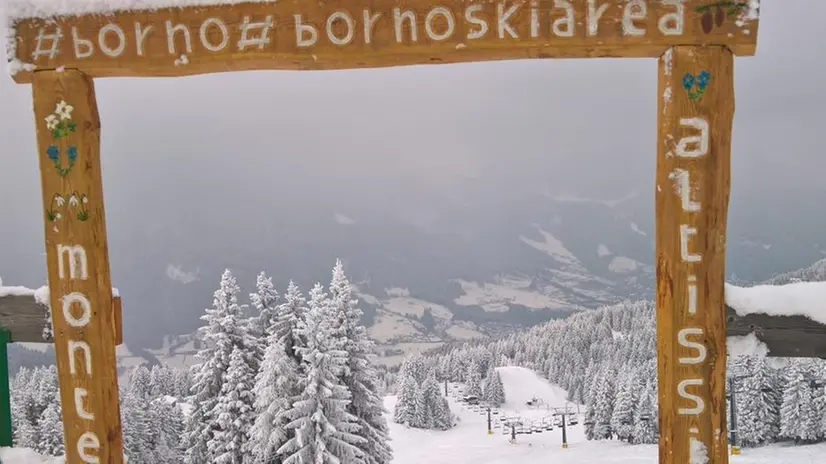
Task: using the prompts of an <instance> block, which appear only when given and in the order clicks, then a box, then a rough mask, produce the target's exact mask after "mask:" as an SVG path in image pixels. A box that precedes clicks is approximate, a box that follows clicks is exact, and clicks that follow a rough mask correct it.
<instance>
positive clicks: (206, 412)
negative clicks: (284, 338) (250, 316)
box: [184, 270, 258, 464]
mask: <svg viewBox="0 0 826 464" xmlns="http://www.w3.org/2000/svg"><path fill="white" fill-rule="evenodd" d="M239 292H240V288H239V287H238V284H237V283H236V280H235V277H234V276H233V275H232V272H231V271H229V270H226V271H224V273H223V275H222V276H221V285H220V287H219V288H218V290H216V291H215V293H214V295H213V306H212V308H209V309H207V310H206V313H205V314H204V315H203V316H201V320H203V321H204V322H205V325H204V326H203V327H202V328H201V329H199V335H200V337H201V339H202V341H203V345H202V348H201V349H200V350H199V351H198V354H197V355H196V357H197V359H198V360H199V361H200V362H199V363H198V364H196V365H195V366H193V367H192V371H193V385H192V389H191V393H192V395H191V397H190V403H191V404H192V406H193V408H192V412H191V414H190V415H189V417H188V420H187V422H186V429H185V433H184V446H185V447H186V462H187V464H201V463H204V462H215V459H216V458H217V456H215V455H213V454H212V452H211V451H210V446H209V443H210V442H211V441H212V440H213V439H214V437H215V434H216V432H217V431H219V430H220V428H221V425H220V423H219V421H218V418H217V417H216V416H215V415H214V414H213V410H214V409H215V405H216V404H217V403H218V400H219V398H220V395H221V391H222V388H223V386H224V382H225V378H226V372H227V369H229V363H230V356H231V355H232V352H233V351H234V350H235V349H236V348H237V349H238V350H239V351H240V352H241V353H242V354H243V356H251V355H253V354H254V353H256V349H257V347H258V342H257V340H256V339H254V338H252V337H251V336H250V334H249V332H248V331H249V323H248V321H247V320H245V319H244V318H243V311H242V308H241V306H240V304H239V303H238V293H239ZM213 449H214V448H213Z"/></svg>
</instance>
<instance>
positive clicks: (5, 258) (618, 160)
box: [0, 0, 826, 275]
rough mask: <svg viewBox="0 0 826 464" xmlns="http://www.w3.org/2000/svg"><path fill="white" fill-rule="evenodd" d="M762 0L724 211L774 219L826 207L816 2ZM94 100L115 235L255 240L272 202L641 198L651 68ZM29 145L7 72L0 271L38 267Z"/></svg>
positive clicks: (335, 82)
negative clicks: (235, 234)
mask: <svg viewBox="0 0 826 464" xmlns="http://www.w3.org/2000/svg"><path fill="white" fill-rule="evenodd" d="M0 1H2V0H0ZM763 3H764V6H763V11H762V18H761V24H760V36H759V44H758V53H757V56H755V57H751V58H740V59H738V60H737V64H736V83H737V87H736V90H737V95H736V96H737V112H736V116H735V130H734V152H733V197H732V211H733V213H736V211H735V210H736V209H737V208H740V211H742V214H746V212H748V215H749V217H753V218H757V219H759V220H766V218H770V217H771V216H772V211H771V210H768V211H765V208H766V207H764V206H763V205H765V204H767V203H765V202H766V201H768V199H771V198H775V199H776V201H774V202H772V203H771V204H769V206H768V208H779V207H782V205H783V204H786V203H788V202H790V201H795V200H800V197H799V195H800V192H805V194H807V195H812V194H813V193H812V192H817V191H819V192H821V193H823V191H824V187H823V184H824V182H823V181H822V177H823V168H824V166H825V165H826V161H824V160H823V158H824V154H826V153H824V148H823V142H822V140H823V133H824V130H825V129H826V109H825V108H826V92H824V90H823V87H824V73H826V51H824V50H826V49H824V45H826V44H824V41H823V34H822V18H824V17H826V2H823V1H815V0H784V1H764V2H763ZM0 37H2V35H0ZM0 40H2V39H0ZM3 49H4V47H0V50H3ZM0 53H2V52H1V51H0ZM96 86H97V95H98V102H99V106H100V113H101V117H102V124H103V133H102V134H103V135H102V136H103V153H102V156H103V164H104V186H105V190H106V206H107V214H108V216H109V217H110V219H112V218H114V219H113V220H114V221H115V222H114V223H115V224H119V225H115V226H114V227H117V228H118V230H120V231H122V232H121V233H126V232H128V230H129V226H128V224H136V223H138V222H141V223H143V224H144V225H143V226H142V227H149V228H152V227H159V228H160V227H162V224H153V221H169V220H173V219H174V216H175V215H176V214H187V212H191V211H193V210H198V211H202V212H203V214H214V215H215V218H219V217H221V216H222V214H223V212H224V211H225V210H227V209H235V210H236V212H237V213H238V214H239V215H241V216H239V217H248V218H249V224H247V225H245V227H250V226H251V227H253V228H254V227H255V221H256V217H259V216H261V215H267V214H268V210H267V206H268V205H269V204H272V203H278V204H280V205H282V206H283V207H284V208H287V209H290V210H291V211H293V214H300V212H301V210H302V208H307V207H312V208H314V207H318V205H322V204H324V205H327V204H329V205H330V208H331V209H334V210H342V211H344V212H346V211H347V205H352V204H359V205H362V207H368V209H369V208H373V209H374V210H375V211H384V212H389V211H394V212H396V213H398V214H401V215H408V216H410V219H411V220H416V218H421V217H426V216H427V215H428V211H429V209H430V208H435V207H436V206H435V204H436V203H438V201H439V198H442V197H445V196H449V197H451V198H462V200H463V201H466V202H468V204H469V205H474V202H475V201H479V200H478V198H476V197H474V195H476V194H479V190H478V189H476V188H473V189H471V188H468V185H479V184H482V185H485V186H488V187H491V188H492V189H494V190H499V191H512V190H514V191H522V190H537V191H538V190H542V189H548V190H550V191H552V192H555V193H571V194H576V195H580V196H586V195H588V196H593V197H600V198H606V199H607V198H618V197H622V196H624V195H625V194H627V193H628V192H630V191H640V192H642V193H643V194H645V195H652V193H653V181H654V166H655V155H656V145H655V141H656V139H655V134H656V104H657V100H656V99H657V95H656V93H657V92H656V60H653V59H649V60H630V59H626V60H620V59H603V60H541V61H540V60H536V61H519V62H499V63H476V64H462V65H446V66H427V67H406V68H394V69H381V70H358V71H333V72H303V73H300V72H272V71H267V72H248V73H236V74H222V75H206V76H198V77H191V78H179V79H140V80H139V79H110V80H98V81H97V82H96ZM34 142H35V134H34V121H33V116H32V105H31V89H30V88H29V86H27V85H15V84H14V83H13V82H12V81H11V79H10V78H9V77H7V75H5V74H4V75H2V76H0V166H2V168H0V199H2V200H0V275H3V273H4V272H6V273H8V272H9V270H10V269H11V268H12V267H14V266H17V265H19V264H21V263H20V260H24V259H29V258H33V259H37V260H40V259H42V257H40V256H39V253H40V252H42V234H43V232H42V231H43V226H42V212H41V206H40V205H41V199H40V183H39V175H38V164H37V156H38V155H37V153H36V150H35V143H34ZM803 187H805V190H801V189H802V188H803ZM818 189H819V190H818ZM486 201H487V200H486ZM284 205H291V206H284ZM475 206H478V205H475ZM502 206H505V207H507V206H508V205H502ZM516 206H518V205H513V207H516ZM818 208H819V207H816V206H815V205H814V204H813V205H812V209H813V214H815V213H817V214H821V212H822V209H818ZM652 214H653V211H652ZM111 224H112V223H111V222H110V233H111V232H112V230H111V228H112V227H113V226H112V225H111ZM755 224H759V223H758V222H755ZM194 232H196V231H190V233H194ZM117 243H118V244H119V245H118V246H127V243H128V241H126V240H123V239H121V240H119V241H118V242H117ZM38 247H40V248H38ZM114 252H115V253H116V252H117V250H115V251H114ZM39 265H40V264H39Z"/></svg>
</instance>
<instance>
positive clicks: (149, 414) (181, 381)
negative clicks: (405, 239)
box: [12, 262, 826, 464]
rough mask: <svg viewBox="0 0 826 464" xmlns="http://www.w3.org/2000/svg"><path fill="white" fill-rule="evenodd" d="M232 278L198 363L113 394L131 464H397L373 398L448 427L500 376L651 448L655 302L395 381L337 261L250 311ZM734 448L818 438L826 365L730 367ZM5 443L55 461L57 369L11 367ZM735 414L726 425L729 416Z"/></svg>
mask: <svg viewBox="0 0 826 464" xmlns="http://www.w3.org/2000/svg"><path fill="white" fill-rule="evenodd" d="M239 295H240V288H239V287H238V285H237V283H236V280H235V278H234V277H233V275H232V273H231V272H230V271H226V272H225V273H224V274H223V276H222V279H221V284H220V287H219V289H218V290H217V291H215V293H214V301H213V305H212V307H211V308H209V309H207V310H206V312H205V314H204V315H203V316H202V320H203V322H204V324H203V327H202V328H201V329H200V330H199V332H198V338H199V339H200V340H201V341H202V342H203V343H202V344H201V349H200V351H199V353H198V356H197V358H198V360H199V363H198V364H197V365H195V366H192V368H190V369H186V370H177V369H172V368H169V367H165V366H153V367H152V368H151V369H149V368H146V367H143V366H141V367H138V368H137V369H135V370H134V371H133V372H132V373H131V376H130V381H129V382H128V383H126V384H125V385H121V392H120V394H121V416H122V418H123V438H124V448H125V452H126V454H127V455H128V456H129V458H130V462H131V463H152V464H156V463H157V464H179V463H184V464H196V463H197V464H200V463H205V462H209V463H218V464H221V463H226V464H242V463H243V464H247V463H253V464H259V463H268V464H269V463H273V464H293V463H306V462H325V463H326V462H330V463H335V462H346V463H348V464H349V463H353V464H387V463H389V462H390V461H391V460H392V449H391V447H390V440H389V436H388V426H387V423H386V419H385V416H384V414H385V412H386V411H384V407H383V401H382V395H383V394H385V391H386V390H390V391H388V393H391V394H396V395H397V398H398V399H397V404H396V407H395V410H394V411H393V414H392V416H391V417H392V420H394V421H395V422H397V423H400V424H404V425H406V426H408V427H414V428H425V429H433V430H445V429H448V428H451V427H453V426H454V425H455V423H456V422H455V421H456V417H455V416H454V415H453V414H452V413H451V412H450V408H449V406H448V402H447V400H446V399H445V395H443V394H442V391H443V388H442V385H443V384H444V382H445V381H450V382H460V383H462V384H464V388H465V389H464V391H463V393H464V394H465V395H475V396H477V397H479V398H480V399H481V400H482V401H484V402H485V403H487V404H490V405H500V404H502V403H504V402H505V395H506V393H507V392H505V391H504V389H503V387H502V381H501V379H500V378H499V374H498V373H497V371H496V369H495V367H496V366H506V365H518V366H523V367H527V368H530V369H533V370H534V371H536V372H537V373H539V374H541V375H543V376H545V377H546V378H547V379H548V380H549V381H550V382H553V383H554V384H557V385H559V386H561V387H563V388H565V389H566V390H567V391H568V395H569V399H570V400H571V401H573V402H576V403H578V404H584V405H585V417H584V420H583V426H584V427H585V432H586V436H587V437H588V438H589V439H592V440H604V439H617V440H623V441H626V442H628V443H631V444H641V443H656V442H657V439H658V421H657V367H656V330H655V320H654V307H653V303H651V302H647V301H640V302H626V303H623V304H619V305H615V306H611V307H605V308H601V309H598V310H593V311H586V312H582V313H578V314H575V315H573V316H571V317H569V318H567V319H565V320H557V321H553V322H550V323H546V324H543V325H539V326H536V327H533V328H531V329H528V330H526V331H523V332H519V333H514V334H511V335H509V336H506V337H503V338H501V339H498V340H494V341H490V340H484V341H472V342H466V343H464V344H462V345H461V346H445V347H442V348H440V349H438V350H435V351H432V352H430V353H427V354H426V355H414V356H410V357H408V358H407V359H406V360H405V362H404V364H403V365H402V366H401V368H400V370H399V371H398V373H397V374H392V373H384V372H383V371H380V370H379V369H378V367H377V366H375V365H374V364H372V363H371V356H372V355H373V350H374V346H373V344H372V342H370V341H369V339H368V337H367V332H366V329H365V327H363V326H362V325H360V323H359V321H360V318H361V315H362V314H361V311H360V310H359V309H358V307H357V301H356V300H355V299H354V298H353V295H352V292H351V290H350V284H349V282H348V281H347V278H346V276H345V275H344V270H343V266H342V264H341V262H337V263H336V266H335V268H334V269H333V273H332V279H331V282H330V285H329V287H328V288H326V289H325V288H324V287H323V286H322V285H320V284H316V285H315V286H314V287H313V288H312V289H311V290H310V291H309V293H308V294H307V295H306V296H305V295H304V294H303V293H302V292H301V291H300V290H299V289H298V287H297V286H296V285H295V284H294V283H292V282H291V283H290V284H289V286H288V287H287V289H286V291H285V293H284V295H283V296H282V295H279V293H278V292H277V291H276V290H275V288H274V286H273V283H272V281H271V280H270V279H269V278H267V277H266V275H265V274H263V273H262V274H260V275H259V276H258V280H257V283H256V291H255V292H254V293H252V294H251V295H250V302H251V307H252V309H253V311H251V313H252V315H251V316H250V315H248V314H247V313H248V312H247V311H245V308H244V305H242V304H240V303H239V301H238V299H239ZM728 375H729V384H728V389H729V393H731V392H733V393H734V397H735V399H736V401H735V405H736V408H735V413H736V416H737V424H738V427H737V436H738V444H740V445H741V446H761V445H765V444H768V443H772V442H777V441H789V442H794V443H812V442H818V441H826V391H825V390H824V388H825V386H826V361H823V360H810V359H778V358H762V357H757V356H745V357H732V358H729V366H728ZM12 407H13V418H14V429H15V441H16V445H17V446H20V447H26V448H32V449H34V450H36V451H39V452H41V453H43V454H49V455H60V454H62V450H63V440H62V427H61V422H60V415H61V410H60V401H59V398H58V386H57V381H56V372H55V367H54V366H48V367H35V368H22V369H21V370H20V371H19V372H18V373H17V375H16V376H15V377H14V379H13V382H12ZM729 419H730V418H729Z"/></svg>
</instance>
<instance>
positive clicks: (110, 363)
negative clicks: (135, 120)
mask: <svg viewBox="0 0 826 464" xmlns="http://www.w3.org/2000/svg"><path fill="white" fill-rule="evenodd" d="M32 84H33V90H34V112H35V116H36V118H35V121H36V123H37V149H38V157H39V159H40V173H41V183H42V191H43V216H44V219H45V236H46V263H47V267H48V275H49V290H50V291H49V301H50V305H51V308H52V326H53V339H54V346H55V353H56V355H57V371H58V378H59V384H60V400H61V404H62V411H63V430H64V438H65V448H66V462H67V463H69V464H76V463H77V464H80V463H98V462H100V463H107V464H120V463H122V462H123V444H122V438H121V424H120V410H119V402H118V377H117V368H116V363H115V345H116V342H117V340H116V339H117V335H116V331H117V329H116V317H115V311H113V295H112V293H113V292H112V285H111V281H110V276H109V257H108V254H109V252H108V248H107V239H106V218H105V214H104V206H103V183H102V174H101V163H100V119H99V116H98V110H97V102H96V100H95V90H94V85H93V83H92V79H91V78H89V77H88V76H86V75H85V74H83V73H81V72H79V71H76V70H65V71H39V72H36V73H34V77H33V82H32Z"/></svg>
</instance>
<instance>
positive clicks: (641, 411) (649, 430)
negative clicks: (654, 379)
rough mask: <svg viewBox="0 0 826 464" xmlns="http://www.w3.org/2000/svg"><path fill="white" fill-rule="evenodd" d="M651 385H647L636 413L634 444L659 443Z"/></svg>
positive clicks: (655, 408)
mask: <svg viewBox="0 0 826 464" xmlns="http://www.w3.org/2000/svg"><path fill="white" fill-rule="evenodd" d="M654 396H655V395H654V392H653V389H652V387H651V383H650V382H649V383H646V385H645V388H644V389H643V391H642V392H641V394H640V399H639V402H638V403H637V405H636V409H635V411H634V433H633V436H632V443H634V444H640V445H641V444H655V443H657V442H658V441H659V436H658V431H657V429H658V426H657V407H656V405H655V404H654V401H653V399H654Z"/></svg>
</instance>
